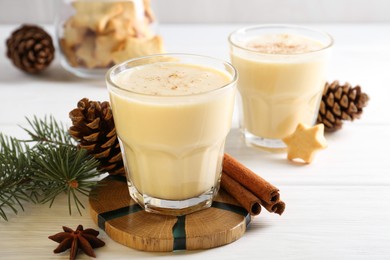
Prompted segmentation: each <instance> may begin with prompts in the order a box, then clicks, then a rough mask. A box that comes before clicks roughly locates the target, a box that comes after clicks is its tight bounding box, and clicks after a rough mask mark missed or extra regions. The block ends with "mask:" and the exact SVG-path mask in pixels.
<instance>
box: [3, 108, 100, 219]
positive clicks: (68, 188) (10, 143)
mask: <svg viewBox="0 0 390 260" xmlns="http://www.w3.org/2000/svg"><path fill="white" fill-rule="evenodd" d="M26 119H27V122H28V124H29V126H30V127H29V129H28V128H23V129H24V130H25V131H26V132H27V134H28V135H29V136H30V138H31V139H29V140H17V139H15V138H12V137H6V136H4V135H3V134H1V133H0V219H4V220H8V218H7V213H8V212H10V211H12V212H14V214H17V213H18V209H19V208H21V209H22V210H23V203H25V202H26V201H27V202H39V203H47V202H50V207H51V206H52V205H53V203H54V201H55V199H56V197H57V196H58V195H60V194H62V193H66V194H67V196H68V208H69V214H72V208H73V206H75V207H76V209H77V211H78V212H79V214H80V215H81V209H84V208H85V207H84V205H83V204H82V202H81V200H80V199H79V195H82V196H88V195H89V192H90V190H91V188H93V187H94V186H95V185H96V183H97V177H98V176H99V175H100V174H101V173H100V172H98V171H97V166H98V165H99V162H98V160H96V159H95V158H93V156H91V155H89V154H88V153H87V151H86V150H83V149H79V148H78V147H77V143H75V141H74V140H73V138H72V137H71V136H70V135H69V133H68V131H67V128H65V127H64V125H62V124H60V123H58V122H57V121H56V120H55V119H54V118H53V117H52V116H50V117H44V118H43V119H38V118H37V117H36V116H34V117H33V119H32V120H30V119H28V118H26ZM29 144H32V145H31V146H29Z"/></svg>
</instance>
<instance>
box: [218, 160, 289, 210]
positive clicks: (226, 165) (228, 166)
mask: <svg viewBox="0 0 390 260" xmlns="http://www.w3.org/2000/svg"><path fill="white" fill-rule="evenodd" d="M223 172H224V173H226V174H227V175H229V177H231V178H232V179H233V180H235V181H236V182H237V185H236V188H235V189H241V188H240V187H239V186H243V187H244V188H246V189H247V190H249V191H250V192H252V193H253V194H254V195H255V196H256V197H257V198H258V199H259V200H260V201H261V205H262V206H264V207H265V208H266V209H267V210H268V211H269V212H271V213H277V214H279V215H281V214H282V213H283V211H284V209H285V203H284V202H282V201H281V200H280V194H279V189H278V188H276V187H275V186H273V185H272V184H271V183H269V182H268V181H266V180H264V179H263V178H261V177H260V176H259V175H257V174H256V173H254V172H253V171H251V170H250V169H248V168H247V167H245V166H244V165H243V164H242V163H240V162H239V161H238V160H236V159H235V158H234V157H232V156H231V155H229V154H227V153H225V155H224V159H223Z"/></svg>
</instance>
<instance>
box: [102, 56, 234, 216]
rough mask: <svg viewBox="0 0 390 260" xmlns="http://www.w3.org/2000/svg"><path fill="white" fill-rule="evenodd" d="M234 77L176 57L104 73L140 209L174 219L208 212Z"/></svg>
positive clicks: (204, 62)
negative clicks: (199, 212)
mask: <svg viewBox="0 0 390 260" xmlns="http://www.w3.org/2000/svg"><path fill="white" fill-rule="evenodd" d="M236 77H237V76H236V72H235V69H234V68H233V67H232V66H231V65H230V64H228V63H226V62H222V61H219V60H215V59H212V58H208V57H203V56H195V55H183V54H180V55H179V54H177V55H174V54H172V55H169V54H166V55H155V56H149V57H144V58H140V59H134V60H130V61H128V62H125V63H123V64H120V65H117V66H115V67H114V68H112V69H111V70H110V71H109V72H108V74H107V84H108V89H109V93H110V100H111V105H112V109H113V115H114V120H115V126H116V130H117V133H118V137H119V140H120V144H121V149H122V153H123V155H124V162H125V168H126V170H127V178H128V182H129V190H130V194H131V196H132V197H133V198H134V199H135V200H136V201H137V202H138V203H139V204H140V205H142V206H144V207H145V209H146V210H147V211H150V212H157V213H162V214H171V215H182V214H187V213H190V212H193V211H195V210H198V209H201V208H204V207H207V206H210V204H211V202H212V198H213V196H214V195H215V194H216V192H217V191H218V188H219V179H220V174H221V169H222V159H223V151H224V144H225V138H226V136H227V134H228V132H229V130H230V126H231V120H232V113H233V106H234V97H235V83H236Z"/></svg>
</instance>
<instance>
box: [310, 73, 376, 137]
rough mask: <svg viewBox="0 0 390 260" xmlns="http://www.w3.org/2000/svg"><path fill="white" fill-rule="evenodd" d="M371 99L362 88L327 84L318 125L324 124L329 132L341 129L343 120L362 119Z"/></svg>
mask: <svg viewBox="0 0 390 260" xmlns="http://www.w3.org/2000/svg"><path fill="white" fill-rule="evenodd" d="M368 100H369V97H368V95H367V94H366V93H363V92H362V91H361V88H360V86H356V87H352V86H351V85H350V84H349V83H345V84H344V85H340V84H339V82H338V81H337V80H336V81H333V82H332V83H331V84H329V83H326V85H325V89H324V92H323V94H322V100H321V104H320V110H319V113H318V118H317V123H323V124H324V126H325V130H326V131H328V132H332V131H336V130H339V129H341V127H342V125H343V120H348V121H353V120H354V119H357V118H360V116H361V114H362V113H363V108H364V107H365V106H366V105H367V103H368Z"/></svg>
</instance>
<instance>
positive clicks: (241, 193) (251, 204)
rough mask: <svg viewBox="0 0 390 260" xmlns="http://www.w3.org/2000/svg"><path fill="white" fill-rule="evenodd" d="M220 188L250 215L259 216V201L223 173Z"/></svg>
mask: <svg viewBox="0 0 390 260" xmlns="http://www.w3.org/2000/svg"><path fill="white" fill-rule="evenodd" d="M221 187H222V189H224V190H225V191H226V192H227V193H229V194H230V195H231V196H232V197H233V198H235V199H236V200H237V201H238V202H239V203H240V204H241V206H243V207H244V208H245V209H246V211H248V212H249V213H250V214H251V215H259V214H260V212H261V206H260V199H259V198H257V197H256V196H255V195H253V193H252V192H250V191H248V190H247V189H245V188H244V187H243V186H241V185H240V184H239V183H237V182H236V181H235V180H233V179H232V178H231V177H230V176H229V175H227V174H226V173H223V172H222V175H221Z"/></svg>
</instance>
